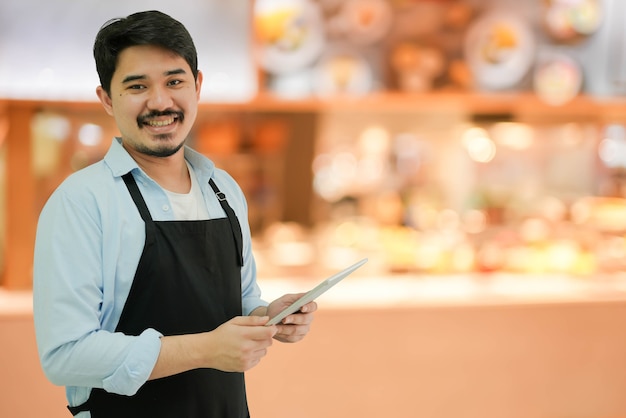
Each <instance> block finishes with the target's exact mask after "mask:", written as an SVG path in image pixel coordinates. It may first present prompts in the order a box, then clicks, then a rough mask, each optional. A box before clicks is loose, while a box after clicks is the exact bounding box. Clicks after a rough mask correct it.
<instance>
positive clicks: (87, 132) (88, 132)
mask: <svg viewBox="0 0 626 418" xmlns="http://www.w3.org/2000/svg"><path fill="white" fill-rule="evenodd" d="M78 140H79V141H80V143H81V144H83V145H86V146H88V147H93V146H96V145H98V144H99V143H100V142H101V141H102V128H101V127H100V126H99V125H95V124H93V123H86V124H84V125H83V126H81V127H80V130H79V131H78Z"/></svg>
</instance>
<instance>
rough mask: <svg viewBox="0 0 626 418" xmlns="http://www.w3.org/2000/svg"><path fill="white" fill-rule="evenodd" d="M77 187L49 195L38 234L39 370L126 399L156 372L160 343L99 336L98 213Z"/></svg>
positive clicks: (153, 334)
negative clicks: (40, 366)
mask: <svg viewBox="0 0 626 418" xmlns="http://www.w3.org/2000/svg"><path fill="white" fill-rule="evenodd" d="M76 186H77V185H76V184H74V185H73V187H72V186H69V187H68V186H66V187H61V188H60V189H57V191H55V193H53V195H52V196H51V197H50V199H49V200H48V202H47V203H46V206H45V207H44V209H43V211H42V213H41V215H40V218H39V223H38V226H37V236H36V240H35V254H34V272H33V273H34V277H33V299H34V300H33V302H34V303H33V306H34V321H35V332H36V337H37V346H38V350H39V356H40V360H41V365H42V368H43V370H44V372H45V374H46V376H47V377H48V378H49V380H50V381H51V382H52V383H54V384H57V385H63V386H79V387H94V388H104V389H105V390H107V391H109V392H113V393H118V394H123V395H132V394H134V393H135V392H136V391H137V390H138V389H139V388H140V387H141V385H143V383H145V381H146V380H147V379H148V377H149V375H150V373H151V372H152V369H153V367H154V365H155V364H156V360H157V358H158V355H159V351H160V346H161V342H160V337H161V335H160V334H159V333H158V332H157V331H155V330H152V329H149V330H146V331H144V332H143V333H142V334H141V335H139V336H127V335H123V334H121V333H115V332H113V330H106V329H103V328H102V325H101V318H102V316H103V312H102V311H103V298H104V296H103V295H104V292H103V288H104V286H103V273H102V272H103V262H102V253H103V251H102V247H103V245H104V244H103V233H102V226H101V222H100V221H99V219H100V218H99V215H100V213H99V210H98V204H97V197H96V193H92V192H89V191H88V190H80V187H76ZM75 189H78V190H75ZM79 202H80V203H79Z"/></svg>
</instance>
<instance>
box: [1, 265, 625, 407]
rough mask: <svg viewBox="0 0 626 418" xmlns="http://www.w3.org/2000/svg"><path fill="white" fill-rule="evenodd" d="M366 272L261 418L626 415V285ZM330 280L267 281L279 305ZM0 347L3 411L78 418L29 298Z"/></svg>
mask: <svg viewBox="0 0 626 418" xmlns="http://www.w3.org/2000/svg"><path fill="white" fill-rule="evenodd" d="M367 273H368V272H367V270H363V271H360V272H357V273H355V274H354V275H353V276H350V277H348V278H346V279H345V281H344V282H342V283H341V284H339V285H337V286H336V287H335V288H333V289H332V290H331V291H330V292H328V293H326V294H325V295H323V296H322V297H321V298H320V299H319V304H320V309H319V311H318V312H317V313H316V318H315V321H314V323H313V327H312V330H311V333H310V334H309V335H308V336H307V337H306V339H305V340H303V341H302V342H300V343H298V344H280V343H275V344H273V346H272V347H271V348H270V350H269V353H268V356H267V357H266V358H265V359H264V360H263V361H262V362H261V363H260V364H259V365H258V366H257V367H255V368H254V369H252V370H250V371H249V372H247V374H246V375H247V387H248V399H249V404H250V408H251V414H252V416H253V417H258V418H264V417H272V418H293V417H298V418H313V417H320V416H323V417H327V418H343V417H347V416H359V417H365V418H369V417H372V418H373V417H380V416H393V417H401V418H404V417H407V418H409V417H418V416H419V417H437V418H549V417H555V418H556V417H570V418H613V417H615V418H617V417H626V397H624V393H626V332H625V331H624V329H625V327H624V324H626V278H622V277H617V276H612V277H604V278H603V277H595V278H593V279H592V278H589V277H585V278H575V277H570V276H555V275H551V276H546V277H543V276H516V275H504V274H494V275H489V276H477V277H472V276H424V277H417V276H412V275H406V276H403V275H395V276H370V275H368V274H367ZM324 276H325V274H320V275H318V274H317V273H315V274H313V273H311V272H309V273H308V274H303V275H302V276H296V275H294V276H293V277H294V278H293V279H291V280H287V279H284V278H281V279H278V278H267V277H264V278H261V279H260V285H261V286H262V288H263V291H264V296H265V298H266V299H270V300H271V299H273V298H274V297H276V296H280V295H282V294H284V293H289V292H299V291H304V290H308V289H309V288H310V287H312V286H313V285H315V284H316V283H317V281H319V280H321V278H323V277H324ZM281 277H284V276H281ZM0 340H1V341H3V356H1V357H0V370H3V373H2V375H1V376H2V377H0V416H3V417H4V416H6V417H12V416H15V417H17V416H19V417H26V418H30V417H33V418H34V417H39V416H46V417H48V418H62V417H65V416H66V415H67V411H66V410H65V399H64V394H63V389H62V388H59V387H55V386H53V385H52V384H50V383H49V382H48V381H47V380H46V379H45V377H44V376H43V373H42V371H41V368H40V366H39V363H38V359H37V352H36V346H35V339H34V330H33V325H32V302H31V295H30V293H29V292H7V291H3V290H2V289H0ZM32 399H37V402H36V403H33V402H32Z"/></svg>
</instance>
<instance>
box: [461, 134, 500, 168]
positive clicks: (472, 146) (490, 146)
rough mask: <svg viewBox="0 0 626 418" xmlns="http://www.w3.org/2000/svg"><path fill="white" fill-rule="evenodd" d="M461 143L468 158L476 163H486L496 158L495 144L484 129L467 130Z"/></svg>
mask: <svg viewBox="0 0 626 418" xmlns="http://www.w3.org/2000/svg"><path fill="white" fill-rule="evenodd" d="M462 141H463V145H464V146H465V149H466V150H467V153H468V155H469V156H470V158H471V159H472V160H474V161H476V162H478V163H488V162H489V161H491V160H493V159H494V157H495V156H496V144H495V143H494V142H493V141H492V140H491V138H489V135H488V134H487V131H485V130H484V129H481V128H470V129H468V130H467V131H465V133H464V134H463V138H462Z"/></svg>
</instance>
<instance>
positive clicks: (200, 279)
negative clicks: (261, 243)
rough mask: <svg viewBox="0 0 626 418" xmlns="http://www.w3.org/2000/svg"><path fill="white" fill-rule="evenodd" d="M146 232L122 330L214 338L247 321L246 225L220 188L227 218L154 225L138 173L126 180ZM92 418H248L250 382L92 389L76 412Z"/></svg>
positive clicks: (220, 379) (217, 374)
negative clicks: (124, 391)
mask: <svg viewBox="0 0 626 418" xmlns="http://www.w3.org/2000/svg"><path fill="white" fill-rule="evenodd" d="M123 179H124V182H125V183H126V187H127V188H128V190H129V192H130V194H131V196H132V198H133V200H134V202H135V205H136V206H137V209H138V210H139V212H140V214H141V217H142V218H143V220H144V222H145V225H146V242H145V245H144V249H143V253H142V255H141V259H140V260H139V265H138V267H137V272H136V273H135V277H134V280H133V284H132V286H131V289H130V293H129V295H128V299H127V301H126V304H125V305H124V309H123V310H122V314H121V317H120V321H119V323H118V325H117V328H116V329H115V331H116V332H122V333H124V334H127V335H139V334H141V333H142V332H143V331H144V330H145V329H146V328H154V329H156V330H157V331H159V332H161V333H162V334H163V335H179V334H190V333H199V332H205V331H211V330H213V329H215V328H217V327H218V326H219V325H221V324H223V323H224V322H226V321H228V320H230V319H232V318H233V317H235V316H240V315H242V306H241V266H242V265H243V256H242V236H241V228H240V225H239V221H238V220H237V217H236V215H235V213H234V211H233V210H232V209H231V207H230V206H229V205H228V202H227V201H226V197H225V196H224V194H223V193H221V192H220V191H219V189H218V188H217V186H216V185H215V183H214V182H213V180H210V182H209V183H210V185H211V187H212V188H213V191H214V192H215V193H216V195H217V197H218V199H219V201H220V204H221V205H222V208H224V211H225V212H226V214H227V218H222V219H211V220H199V221H153V220H152V217H151V216H150V212H149V211H148V207H147V205H146V203H145V201H144V199H143V196H142V195H141V192H140V191H139V188H138V187H137V183H136V182H135V179H134V178H133V176H132V174H131V173H128V174H126V175H125V176H123ZM68 409H69V410H70V412H72V414H73V415H76V414H78V413H79V412H81V411H91V416H92V418H125V417H128V418H131V417H133V418H136V417H158V418H247V417H249V413H248V405H247V400H246V392H245V383H244V374H243V373H227V372H222V371H219V370H215V369H196V370H191V371H188V372H184V373H180V374H177V375H174V376H170V377H165V378H162V379H156V380H150V381H148V382H146V383H145V384H144V385H143V386H142V387H141V388H140V389H139V390H138V391H137V393H136V394H135V395H133V396H123V395H118V394H113V393H108V392H106V391H104V390H103V389H98V388H95V389H92V390H91V395H90V396H89V399H88V400H87V402H85V403H84V404H82V405H80V406H77V407H69V406H68Z"/></svg>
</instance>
